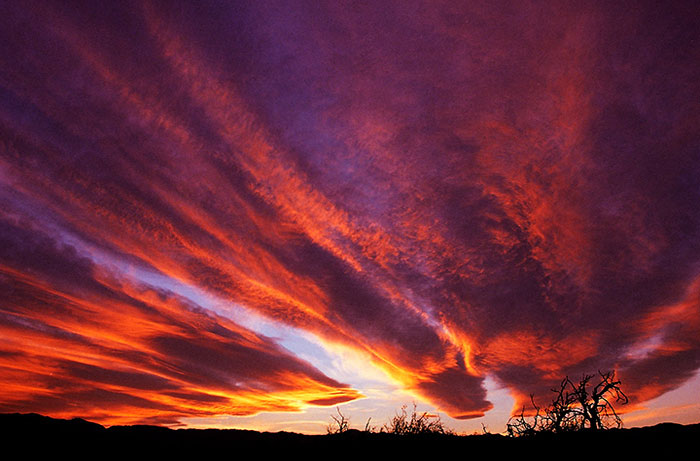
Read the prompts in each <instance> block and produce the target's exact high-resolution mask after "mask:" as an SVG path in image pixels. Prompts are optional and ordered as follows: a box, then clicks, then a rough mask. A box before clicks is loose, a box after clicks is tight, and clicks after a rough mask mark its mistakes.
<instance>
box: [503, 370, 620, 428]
mask: <svg viewBox="0 0 700 461" xmlns="http://www.w3.org/2000/svg"><path fill="white" fill-rule="evenodd" d="M598 375H599V376H600V381H599V382H598V383H597V384H595V385H592V383H591V380H592V379H593V378H594V377H595V375H584V376H583V377H582V378H581V380H579V382H578V383H575V382H573V381H572V380H571V379H570V378H569V377H568V376H567V377H566V378H564V379H563V380H562V381H561V383H560V384H559V387H558V388H556V389H552V391H553V392H554V393H555V394H556V397H555V398H554V399H553V400H552V403H551V404H550V405H549V406H548V407H546V408H544V409H542V408H540V407H539V406H538V405H537V404H536V403H535V399H534V396H532V395H531V396H530V402H531V403H532V406H533V409H534V415H533V416H525V407H523V409H522V410H521V412H520V414H519V415H515V416H513V417H511V418H510V419H509V420H508V423H507V424H506V429H507V431H508V435H510V436H513V437H520V436H528V435H534V434H536V433H539V432H566V431H578V430H582V429H591V430H600V429H610V428H613V427H621V426H622V419H621V418H620V416H619V415H618V414H617V412H616V411H615V405H618V404H626V403H627V402H628V401H629V400H628V398H627V396H626V395H625V393H624V392H623V391H622V389H621V388H620V385H621V381H619V380H617V379H615V372H614V371H609V372H606V373H603V372H601V371H598Z"/></svg>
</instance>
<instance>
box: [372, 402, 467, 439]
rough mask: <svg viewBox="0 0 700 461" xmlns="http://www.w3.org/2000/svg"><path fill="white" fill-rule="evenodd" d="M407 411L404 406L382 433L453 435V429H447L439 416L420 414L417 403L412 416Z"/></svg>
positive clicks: (382, 429)
mask: <svg viewBox="0 0 700 461" xmlns="http://www.w3.org/2000/svg"><path fill="white" fill-rule="evenodd" d="M406 409H407V406H406V405H404V406H402V407H401V412H400V413H397V414H396V415H395V416H394V417H393V418H392V419H391V421H389V422H388V423H387V424H385V425H384V426H383V427H382V428H381V430H380V432H385V433H388V434H397V435H418V434H453V431H452V430H451V429H448V428H447V427H445V425H444V424H443V422H442V421H441V420H440V416H439V415H432V414H429V413H427V412H423V413H419V412H418V411H417V409H416V404H415V403H414V404H413V411H412V412H411V413H410V414H409V413H408V412H407V411H406Z"/></svg>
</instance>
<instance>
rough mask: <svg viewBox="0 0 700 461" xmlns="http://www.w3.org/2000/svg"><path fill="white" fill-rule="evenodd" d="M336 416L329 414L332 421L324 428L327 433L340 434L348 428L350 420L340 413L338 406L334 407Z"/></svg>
mask: <svg viewBox="0 0 700 461" xmlns="http://www.w3.org/2000/svg"><path fill="white" fill-rule="evenodd" d="M336 411H337V413H338V416H335V415H331V418H332V419H333V422H331V423H330V424H329V425H328V427H327V428H326V433H327V434H342V433H343V432H347V431H348V430H349V429H350V421H349V420H348V419H347V418H346V417H345V415H344V414H343V413H341V411H340V408H336Z"/></svg>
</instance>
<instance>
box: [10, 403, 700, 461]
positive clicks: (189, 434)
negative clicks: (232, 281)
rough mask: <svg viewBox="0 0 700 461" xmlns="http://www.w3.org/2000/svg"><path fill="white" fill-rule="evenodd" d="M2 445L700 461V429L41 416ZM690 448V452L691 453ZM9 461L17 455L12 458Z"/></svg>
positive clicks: (78, 454) (90, 451)
mask: <svg viewBox="0 0 700 461" xmlns="http://www.w3.org/2000/svg"><path fill="white" fill-rule="evenodd" d="M0 443H2V448H3V452H4V453H17V455H14V456H12V459H51V458H53V457H58V456H59V455H60V456H61V459H63V458H64V457H65V456H68V458H67V459H77V458H79V459H105V458H106V459H112V458H125V457H128V458H130V459H141V458H146V457H147V458H149V459H154V456H155V457H156V459H166V458H176V459H206V457H208V456H216V458H217V459H219V458H221V457H222V456H223V457H224V459H250V458H251V457H254V458H255V459H258V458H259V457H260V456H263V458H262V459H269V458H267V456H266V455H275V456H276V458H275V459H285V458H296V457H297V456H299V455H301V456H303V457H304V458H306V459H308V458H313V459H328V460H336V459H347V458H358V457H359V458H360V459H396V458H397V457H401V458H406V459H423V458H429V459H433V458H439V457H449V458H454V457H455V456H457V458H458V459H479V460H481V459H491V458H492V457H493V456H498V458H497V459H500V458H501V457H502V456H503V455H505V456H508V457H509V458H510V459H515V458H517V459H535V458H537V459H557V460H559V459H563V460H565V459H591V460H601V461H603V460H604V461H608V460H610V461H612V460H617V459H636V458H638V457H640V456H641V457H643V458H644V459H649V457H650V456H653V457H656V456H659V457H661V459H696V458H695V456H697V454H698V448H700V424H693V425H685V426H684V425H680V424H671V423H665V424H659V425H656V426H651V427H644V428H632V429H614V430H608V431H602V432H596V433H592V432H579V433H571V434H563V435H551V434H542V435H540V436H537V437H532V438H520V439H512V438H509V437H505V436H501V435H495V434H486V435H469V436H454V435H430V436H428V435H426V436H396V435H391V434H376V433H365V432H360V431H354V430H351V431H348V432H346V433H344V434H336V435H315V436H314V435H302V434H295V433H290V432H276V433H270V432H256V431H244V430H236V429H227V430H218V429H206V430H202V429H168V428H164V427H157V426H112V427H109V428H105V427H103V426H101V425H99V424H95V423H91V422H88V421H85V420H82V419H72V420H61V419H53V418H48V417H45V416H41V415H37V414H0ZM689 449H690V450H689ZM5 459H10V458H5Z"/></svg>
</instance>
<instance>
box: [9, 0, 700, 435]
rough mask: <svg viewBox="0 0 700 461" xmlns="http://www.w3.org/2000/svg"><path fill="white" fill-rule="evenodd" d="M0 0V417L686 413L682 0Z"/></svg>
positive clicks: (106, 420)
mask: <svg viewBox="0 0 700 461" xmlns="http://www.w3.org/2000/svg"><path fill="white" fill-rule="evenodd" d="M6 9H7V14H6V15H5V16H4V17H3V18H0V37H1V39H2V41H3V43H5V44H6V46H5V47H4V49H3V50H2V51H0V203H2V207H0V294H2V304H1V305H0V330H1V333H2V336H1V337H0V338H1V339H0V385H1V386H0V412H16V411H18V412H37V413H42V414H46V415H49V416H56V417H84V418H86V419H90V420H92V421H95V422H98V423H102V424H106V425H112V424H141V423H151V424H164V425H174V426H177V425H186V426H191V427H219V426H220V425H222V424H223V425H226V424H232V425H236V426H237V427H250V428H278V430H284V428H285V427H286V428H298V429H299V430H300V431H302V432H311V433H313V432H323V431H324V430H325V426H324V425H325V424H327V423H328V422H329V421H328V417H325V418H321V415H330V413H331V412H332V410H333V409H334V407H335V406H337V405H343V408H347V410H348V411H347V413H348V414H349V415H350V416H351V417H353V421H354V422H355V423H356V424H358V425H362V424H363V423H364V421H360V419H362V418H365V419H366V417H372V418H373V421H375V422H376V424H381V423H382V422H384V421H383V419H384V418H386V417H387V416H390V415H391V414H393V412H394V411H395V410H396V409H397V408H399V407H400V405H401V404H410V403H411V401H415V402H418V403H419V404H420V405H421V408H425V409H426V410H427V411H431V412H438V413H440V414H441V415H442V416H443V417H444V418H446V421H447V422H448V425H450V426H452V427H455V428H457V429H461V430H465V431H472V430H479V429H480V428H481V423H482V422H487V423H488V425H489V426H490V427H492V428H496V430H499V429H498V427H499V425H503V424H505V422H506V420H507V417H508V414H509V413H510V411H511V410H513V409H517V408H519V407H520V406H522V405H523V404H526V403H527V402H528V401H529V395H530V394H531V393H534V394H535V395H536V396H537V398H538V399H540V400H541V401H546V400H547V398H548V396H549V394H551V392H550V389H551V388H552V387H553V386H554V385H556V383H557V382H559V380H560V379H561V378H562V377H563V376H565V375H569V376H578V375H581V374H583V373H595V372H596V371H597V370H615V371H616V372H617V374H618V376H619V377H620V379H621V380H622V382H623V386H624V389H625V392H626V393H627V395H628V396H629V397H630V400H631V401H630V404H629V405H628V408H627V409H623V411H624V412H625V414H624V415H623V420H624V419H625V418H628V419H629V421H630V424H632V425H635V424H649V423H653V422H655V421H657V422H661V421H664V420H666V419H668V418H671V419H672V420H676V421H683V422H691V421H700V402H698V400H697V395H698V394H699V393H700V375H699V374H698V369H699V368H700V211H699V210H698V207H697V203H700V158H699V157H700V149H699V146H700V133H699V132H698V129H697V120H698V117H699V116H700V108H699V107H698V105H697V100H698V95H700V91H699V90H700V88H699V86H700V75H699V74H700V65H698V63H699V62H700V56H699V54H700V52H699V51H698V48H697V47H696V46H693V44H694V43H696V42H695V40H697V34H698V30H700V27H697V26H700V24H698V22H700V14H698V12H697V8H694V7H693V5H692V4H691V2H689V3H688V4H687V5H685V4H684V3H683V2H678V3H677V4H673V5H651V4H650V5H646V4H644V5H640V6H639V8H636V9H635V10H634V11H632V10H628V9H625V8H624V7H623V6H611V5H599V4H596V3H591V4H582V5H576V6H574V5H566V4H540V3H528V2H524V3H517V4H509V3H504V4H492V3H491V2H485V3H480V2H470V3H468V4H466V5H462V6H455V5H451V4H449V2H448V3H445V4H441V3H434V2H426V3H420V2H376V4H374V3H373V2H370V4H368V5H360V4H343V3H335V2H329V3H324V2H271V3H264V4H263V3H260V2H232V3H230V4H226V5H220V4H217V3H216V2H211V3H210V2H197V3H196V5H195V4H189V3H188V2H182V3H179V4H177V7H174V6H173V5H172V4H169V3H168V2H165V3H160V2H133V3H132V2H128V1H126V2H115V3H113V4H110V5H109V6H105V5H92V4H91V3H89V2H86V3H84V4H73V5H63V6H61V5H56V4H52V3H51V2H40V1H39V2H28V3H26V4H25V3H23V4H21V5H20V4H16V5H8V7H7V8H6ZM665 418H666V419H665ZM320 419H323V421H322V423H320ZM316 427H317V429H315V428H316Z"/></svg>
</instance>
